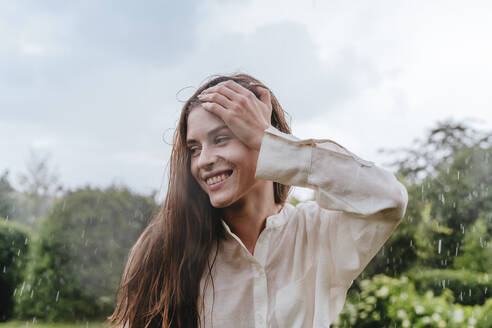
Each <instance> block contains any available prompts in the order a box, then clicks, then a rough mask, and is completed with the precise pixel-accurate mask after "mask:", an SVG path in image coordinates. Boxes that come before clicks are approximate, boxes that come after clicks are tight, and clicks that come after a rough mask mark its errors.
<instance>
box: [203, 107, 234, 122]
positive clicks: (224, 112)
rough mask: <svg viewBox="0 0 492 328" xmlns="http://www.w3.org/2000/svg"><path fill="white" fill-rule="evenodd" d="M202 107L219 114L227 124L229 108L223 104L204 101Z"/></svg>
mask: <svg viewBox="0 0 492 328" xmlns="http://www.w3.org/2000/svg"><path fill="white" fill-rule="evenodd" d="M202 107H203V108H205V110H207V111H209V112H210V113H212V114H215V115H217V116H218V117H220V118H221V119H222V121H224V122H225V123H226V124H227V121H228V120H227V119H228V114H229V113H228V112H227V109H225V108H224V107H222V106H221V105H219V104H217V103H213V102H204V103H202Z"/></svg>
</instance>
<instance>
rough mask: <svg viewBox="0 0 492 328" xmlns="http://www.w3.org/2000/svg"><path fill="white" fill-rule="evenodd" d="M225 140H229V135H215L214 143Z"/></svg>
mask: <svg viewBox="0 0 492 328" xmlns="http://www.w3.org/2000/svg"><path fill="white" fill-rule="evenodd" d="M227 140H229V137H217V138H215V142H216V143H220V142H224V141H227Z"/></svg>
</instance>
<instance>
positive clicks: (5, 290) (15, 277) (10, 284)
mask: <svg viewBox="0 0 492 328" xmlns="http://www.w3.org/2000/svg"><path fill="white" fill-rule="evenodd" d="M28 245H29V232H28V231H27V230H26V229H25V228H23V227H21V226H19V225H18V224H16V223H14V222H8V221H5V220H4V219H1V218H0V263H1V266H0V270H1V271H0V294H1V295H2V297H1V298H0V321H5V320H7V319H9V318H10V316H11V315H12V311H13V307H14V299H13V297H12V295H13V292H14V290H15V287H16V286H17V284H18V283H19V282H20V281H21V272H22V270H23V269H24V267H25V266H26V263H27V260H26V254H27V249H28Z"/></svg>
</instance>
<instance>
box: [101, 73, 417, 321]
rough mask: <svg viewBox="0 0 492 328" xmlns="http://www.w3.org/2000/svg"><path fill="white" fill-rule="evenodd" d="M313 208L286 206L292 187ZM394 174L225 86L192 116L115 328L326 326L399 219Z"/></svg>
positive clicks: (200, 93)
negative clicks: (300, 134) (293, 126)
mask: <svg viewBox="0 0 492 328" xmlns="http://www.w3.org/2000/svg"><path fill="white" fill-rule="evenodd" d="M292 185H295V186H301V187H308V188H311V189H313V190H315V191H316V192H317V201H316V202H308V203H304V204H301V205H298V206H297V207H294V206H292V205H290V204H289V203H286V198H287V195H288V192H289V189H290V186H292ZM407 198H408V196H407V193H406V190H405V188H404V187H403V185H402V184H400V183H399V182H398V181H397V180H396V178H395V177H394V175H393V174H391V173H390V172H388V171H385V170H383V169H381V168H379V167H377V166H375V165H374V164H373V163H372V162H368V161H364V160H362V159H360V158H359V157H357V156H356V155H354V154H353V153H351V152H350V151H348V150H347V149H345V148H344V147H342V146H340V145H339V144H337V143H336V142H333V141H331V140H314V139H309V140H299V139H298V138H296V137H294V136H293V135H291V134H290V128H289V126H288V124H287V123H286V121H285V117H284V112H283V110H282V108H281V106H280V104H279V103H278V101H277V99H276V98H275V96H274V95H273V94H272V92H271V91H270V90H269V89H268V88H267V87H266V86H265V85H263V84H262V83H261V82H260V81H258V80H256V79H254V78H253V77H251V76H249V75H246V74H238V75H232V76H220V77H217V78H214V79H212V80H210V81H209V82H207V83H206V84H205V85H203V86H202V87H200V88H199V89H198V90H197V91H196V92H195V94H194V95H193V96H192V97H191V98H190V99H189V100H188V101H187V102H186V103H185V104H184V106H183V110H182V112H181V117H180V120H179V123H178V128H177V130H176V133H175V135H174V143H173V150H172V154H171V160H170V179H169V187H168V193H167V196H166V199H165V201H164V204H163V205H162V208H161V211H160V213H159V215H158V216H157V217H156V218H155V219H154V220H153V221H152V223H151V224H150V225H149V226H148V227H147V229H146V230H145V231H144V232H143V234H142V235H141V236H140V238H139V240H138V241H137V242H136V244H135V246H134V247H133V249H132V251H131V253H130V256H129V260H128V263H127V266H126V269H125V272H124V274H123V278H122V280H121V283H120V287H119V290H118V291H119V298H118V301H117V306H116V309H115V311H114V313H113V315H112V316H111V317H110V320H111V321H112V322H113V323H114V324H115V325H116V326H121V325H123V324H126V326H128V327H198V326H200V327H329V325H330V324H331V322H332V321H333V320H334V319H336V317H337V315H338V313H339V312H340V311H341V309H342V307H343V303H344V301H345V295H346V292H347V290H348V288H349V287H350V284H351V283H352V280H353V279H355V278H356V277H357V276H358V275H359V274H360V272H361V271H362V270H363V269H364V267H365V266H366V265H367V263H368V262H369V261H370V259H371V258H372V257H373V256H374V255H375V254H376V252H377V251H378V250H379V249H380V248H381V246H382V245H383V243H384V242H385V241H386V240H387V238H388V237H389V236H390V234H391V233H392V231H393V230H394V229H395V228H396V226H397V225H398V223H399V222H400V220H401V219H402V218H403V215H404V213H405V209H406V205H407V200H408V199H407Z"/></svg>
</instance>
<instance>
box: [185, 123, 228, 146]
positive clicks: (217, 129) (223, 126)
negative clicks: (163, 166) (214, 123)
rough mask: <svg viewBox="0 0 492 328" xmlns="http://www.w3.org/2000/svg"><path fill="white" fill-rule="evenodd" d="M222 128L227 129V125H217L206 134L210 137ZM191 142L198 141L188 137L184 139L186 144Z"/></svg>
mask: <svg viewBox="0 0 492 328" xmlns="http://www.w3.org/2000/svg"><path fill="white" fill-rule="evenodd" d="M223 129H229V127H228V126H227V125H225V124H224V125H221V126H219V127H216V128H214V129H212V130H210V131H208V132H207V136H208V137H210V136H212V135H214V134H216V133H217V132H219V131H221V130H223ZM192 143H198V141H196V140H195V139H188V140H186V144H187V145H189V144H192Z"/></svg>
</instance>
